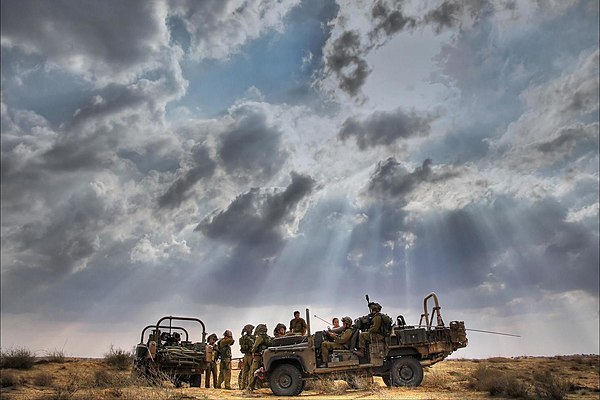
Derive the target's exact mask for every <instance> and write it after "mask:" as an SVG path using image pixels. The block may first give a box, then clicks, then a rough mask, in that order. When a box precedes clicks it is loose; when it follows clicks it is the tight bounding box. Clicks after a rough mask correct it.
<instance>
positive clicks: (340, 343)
mask: <svg viewBox="0 0 600 400" xmlns="http://www.w3.org/2000/svg"><path fill="white" fill-rule="evenodd" d="M342 323H343V324H344V326H343V328H342V329H343V331H342V333H341V334H337V333H335V332H333V331H329V332H327V334H328V335H329V336H330V337H331V338H332V339H333V342H323V343H322V344H321V361H322V362H323V364H326V363H327V361H328V359H329V351H330V350H335V349H348V348H349V345H350V339H352V333H353V329H352V318H350V317H344V318H342ZM322 366H325V365H322Z"/></svg>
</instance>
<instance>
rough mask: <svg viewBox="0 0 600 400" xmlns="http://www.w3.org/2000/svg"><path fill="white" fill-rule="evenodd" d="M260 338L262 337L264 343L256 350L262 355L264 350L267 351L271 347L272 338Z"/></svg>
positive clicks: (265, 335) (264, 336) (265, 336)
mask: <svg viewBox="0 0 600 400" xmlns="http://www.w3.org/2000/svg"><path fill="white" fill-rule="evenodd" d="M260 336H261V337H262V339H263V341H262V342H261V343H260V345H259V346H258V348H257V349H256V352H257V353H262V352H263V351H264V350H266V349H267V347H269V346H271V337H270V336H269V335H267V334H262V335H260Z"/></svg>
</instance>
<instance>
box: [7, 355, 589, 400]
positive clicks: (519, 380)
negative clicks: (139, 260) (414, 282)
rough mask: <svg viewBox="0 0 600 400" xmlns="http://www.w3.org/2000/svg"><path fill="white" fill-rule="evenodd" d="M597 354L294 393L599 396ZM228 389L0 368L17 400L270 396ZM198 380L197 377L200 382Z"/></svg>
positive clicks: (101, 369)
mask: <svg viewBox="0 0 600 400" xmlns="http://www.w3.org/2000/svg"><path fill="white" fill-rule="evenodd" d="M598 360H599V358H598V356H597V355H585V356H584V355H576V356H560V357H518V358H491V359H486V360H461V359H456V360H446V361H443V362H441V363H439V364H436V365H434V366H433V367H430V368H427V369H426V370H425V378H424V380H423V384H422V385H421V386H420V387H418V388H414V389H409V388H387V387H386V386H385V385H384V383H383V381H382V380H381V378H375V379H373V380H372V381H371V380H367V379H365V380H364V381H361V382H359V386H360V387H359V388H358V389H350V388H349V386H348V385H347V383H346V382H344V381H335V382H332V381H328V380H319V381H312V382H310V383H308V384H307V387H306V390H305V391H304V392H302V393H301V395H300V396H297V397H295V398H305V399H311V400H325V399H327V400H329V399H331V400H336V399H340V400H341V399H373V400H375V399H486V398H492V397H493V398H494V399H509V398H530V399H538V398H554V399H560V398H564V399H599V398H600V370H599V363H598ZM237 376H238V371H236V370H234V371H233V379H232V381H233V382H232V386H233V387H234V388H235V389H234V390H219V389H205V388H189V387H182V388H175V387H173V385H172V384H170V382H162V383H160V384H155V385H153V386H151V385H149V384H148V383H147V382H140V381H139V380H137V379H135V378H133V377H132V374H131V371H130V370H127V369H126V370H117V369H115V368H114V367H111V366H109V365H107V364H106V363H105V362H104V360H102V359H73V358H71V359H65V360H62V362H56V361H53V362H49V361H47V360H43V359H41V360H38V361H37V362H36V363H35V365H34V366H33V367H32V368H31V369H28V370H16V369H2V370H1V378H2V389H1V391H0V398H1V399H7V400H17V399H31V400H38V399H40V400H41V399H50V400H52V399H55V400H70V399H73V400H79V399H125V400H127V399H129V400H141V399H174V400H177V399H248V398H252V399H254V398H256V399H262V398H275V396H274V395H273V394H272V393H271V391H270V390H269V389H266V388H265V389H260V390H256V391H255V392H254V393H245V392H243V391H240V390H238V389H237ZM202 384H203V385H204V382H202Z"/></svg>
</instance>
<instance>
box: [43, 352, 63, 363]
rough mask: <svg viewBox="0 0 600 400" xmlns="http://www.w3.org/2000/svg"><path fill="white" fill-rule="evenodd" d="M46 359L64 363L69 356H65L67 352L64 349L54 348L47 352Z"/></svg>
mask: <svg viewBox="0 0 600 400" xmlns="http://www.w3.org/2000/svg"><path fill="white" fill-rule="evenodd" d="M46 359H47V360H48V362H51V363H57V364H62V363H65V362H67V357H65V352H64V351H62V350H57V349H54V350H52V351H47V352H46Z"/></svg>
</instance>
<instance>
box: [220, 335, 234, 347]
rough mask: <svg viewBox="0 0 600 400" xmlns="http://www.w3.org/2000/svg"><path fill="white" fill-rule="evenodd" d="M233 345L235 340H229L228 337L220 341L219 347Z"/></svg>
mask: <svg viewBox="0 0 600 400" xmlns="http://www.w3.org/2000/svg"><path fill="white" fill-rule="evenodd" d="M234 343H235V340H234V339H233V338H230V337H226V338H223V339H221V345H222V346H231V345H232V344H234Z"/></svg>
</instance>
